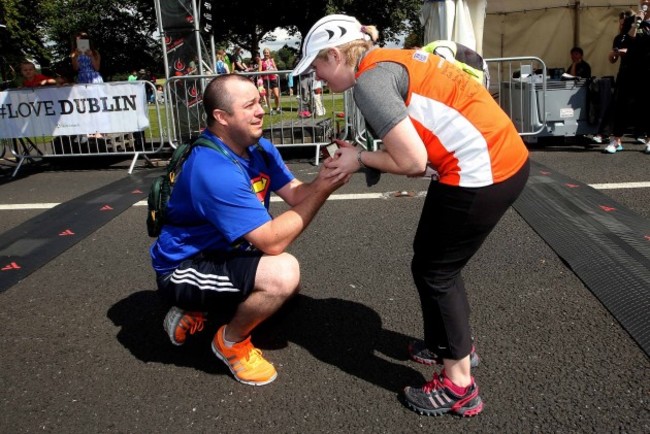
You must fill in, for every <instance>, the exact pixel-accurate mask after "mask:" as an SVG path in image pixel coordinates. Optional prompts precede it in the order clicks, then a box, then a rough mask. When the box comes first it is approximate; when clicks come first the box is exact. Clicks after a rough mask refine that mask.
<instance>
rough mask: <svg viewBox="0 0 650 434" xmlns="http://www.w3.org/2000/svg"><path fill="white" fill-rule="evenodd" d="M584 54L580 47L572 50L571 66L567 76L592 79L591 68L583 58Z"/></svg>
mask: <svg viewBox="0 0 650 434" xmlns="http://www.w3.org/2000/svg"><path fill="white" fill-rule="evenodd" d="M582 56H584V52H583V51H582V48H580V47H573V48H572V49H571V65H569V67H568V68H567V74H569V75H572V76H574V77H580V78H591V66H590V65H589V64H588V63H587V62H585V60H584V59H583V58H582Z"/></svg>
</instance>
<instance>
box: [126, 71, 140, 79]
mask: <svg viewBox="0 0 650 434" xmlns="http://www.w3.org/2000/svg"><path fill="white" fill-rule="evenodd" d="M137 80H138V71H136V70H135V69H134V70H133V71H132V72H131V75H129V78H127V81H137Z"/></svg>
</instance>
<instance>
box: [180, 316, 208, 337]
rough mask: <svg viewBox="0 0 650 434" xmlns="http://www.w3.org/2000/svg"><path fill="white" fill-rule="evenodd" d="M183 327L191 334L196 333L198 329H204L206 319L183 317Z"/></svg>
mask: <svg viewBox="0 0 650 434" xmlns="http://www.w3.org/2000/svg"><path fill="white" fill-rule="evenodd" d="M183 319H184V321H183V328H184V329H185V330H186V331H188V332H189V333H190V334H191V335H193V334H194V333H196V332H197V331H198V332H200V331H201V330H203V323H204V321H205V319H204V318H203V317H198V316H197V317H191V318H183Z"/></svg>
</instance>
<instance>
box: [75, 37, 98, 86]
mask: <svg viewBox="0 0 650 434" xmlns="http://www.w3.org/2000/svg"><path fill="white" fill-rule="evenodd" d="M79 40H84V41H88V43H89V46H90V48H89V49H87V50H85V51H83V52H82V51H81V49H80V48H78V47H79V44H78V42H77V41H79ZM73 44H74V45H73V47H72V53H71V54H70V58H71V59H72V68H73V69H74V70H75V72H76V73H77V83H103V82H104V80H103V79H102V76H101V74H100V73H99V69H100V66H101V56H100V54H99V52H98V51H97V50H95V49H94V48H93V47H92V42H91V41H90V38H89V37H88V34H87V33H86V32H80V33H77V35H76V36H75V38H74V42H73Z"/></svg>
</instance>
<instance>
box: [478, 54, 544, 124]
mask: <svg viewBox="0 0 650 434" xmlns="http://www.w3.org/2000/svg"><path fill="white" fill-rule="evenodd" d="M485 61H486V62H487V64H488V66H489V68H490V80H491V84H490V88H489V90H490V93H491V94H492V96H493V97H494V98H495V99H496V100H497V101H498V102H499V105H500V106H501V108H502V109H503V111H505V112H506V113H507V114H508V116H509V117H510V119H511V120H512V123H513V124H514V125H515V127H516V128H517V131H518V132H519V135H520V136H534V135H536V134H539V133H540V132H542V131H543V130H544V128H545V126H546V122H547V110H546V106H547V102H546V98H547V92H546V89H547V69H546V64H545V63H544V62H543V61H542V59H540V58H538V57H501V58H494V59H485Z"/></svg>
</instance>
